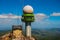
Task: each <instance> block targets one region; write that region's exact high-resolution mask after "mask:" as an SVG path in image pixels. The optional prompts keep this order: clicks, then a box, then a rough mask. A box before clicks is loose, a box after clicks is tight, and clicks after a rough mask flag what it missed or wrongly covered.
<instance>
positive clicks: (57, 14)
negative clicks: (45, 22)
mask: <svg viewBox="0 0 60 40" xmlns="http://www.w3.org/2000/svg"><path fill="white" fill-rule="evenodd" d="M50 16H60V13H52V14H51V15H50Z"/></svg>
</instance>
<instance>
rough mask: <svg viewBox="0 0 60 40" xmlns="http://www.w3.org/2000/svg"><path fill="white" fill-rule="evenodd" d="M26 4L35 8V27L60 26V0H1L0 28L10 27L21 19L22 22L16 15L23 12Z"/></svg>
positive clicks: (33, 24)
mask: <svg viewBox="0 0 60 40" xmlns="http://www.w3.org/2000/svg"><path fill="white" fill-rule="evenodd" d="M25 5H31V6H32V7H33V9H34V14H35V18H36V21H35V22H34V23H32V26H33V28H60V0H0V28H2V27H4V28H3V29H9V28H11V26H12V25H14V24H18V22H19V21H20V24H22V22H21V20H18V19H16V16H19V17H20V16H21V15H22V14H23V7H24V6H25ZM11 16H12V17H15V18H13V19H12V17H11ZM6 17H8V18H6ZM7 20H9V21H7ZM17 21H18V22H17ZM36 26H37V27H36Z"/></svg>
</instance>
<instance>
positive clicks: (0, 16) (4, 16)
mask: <svg viewBox="0 0 60 40" xmlns="http://www.w3.org/2000/svg"><path fill="white" fill-rule="evenodd" d="M0 18H21V16H17V15H13V14H11V13H9V14H1V15H0Z"/></svg>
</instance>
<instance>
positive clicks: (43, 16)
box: [35, 13, 49, 21]
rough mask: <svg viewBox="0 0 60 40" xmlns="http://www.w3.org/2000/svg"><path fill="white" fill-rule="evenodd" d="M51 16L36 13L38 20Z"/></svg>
mask: <svg viewBox="0 0 60 40" xmlns="http://www.w3.org/2000/svg"><path fill="white" fill-rule="evenodd" d="M48 17H49V16H47V15H45V14H43V13H37V14H35V20H37V21H41V20H44V19H46V18H48Z"/></svg>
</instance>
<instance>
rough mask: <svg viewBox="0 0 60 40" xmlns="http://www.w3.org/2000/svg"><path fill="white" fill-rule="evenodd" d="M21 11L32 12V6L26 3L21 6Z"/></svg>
mask: <svg viewBox="0 0 60 40" xmlns="http://www.w3.org/2000/svg"><path fill="white" fill-rule="evenodd" d="M23 11H24V12H26V13H32V12H33V8H32V7H31V6H30V5H26V6H25V7H24V8H23Z"/></svg>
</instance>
